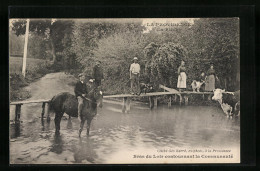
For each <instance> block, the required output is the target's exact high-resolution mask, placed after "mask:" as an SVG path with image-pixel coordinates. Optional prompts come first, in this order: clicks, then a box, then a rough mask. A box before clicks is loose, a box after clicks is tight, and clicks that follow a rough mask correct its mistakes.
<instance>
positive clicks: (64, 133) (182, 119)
mask: <svg viewBox="0 0 260 171" xmlns="http://www.w3.org/2000/svg"><path fill="white" fill-rule="evenodd" d="M145 107H146V106H142V105H140V106H138V107H136V108H135V107H132V108H131V112H130V113H129V114H122V113H121V112H119V111H121V106H120V105H116V104H114V105H113V104H109V105H106V104H105V105H104V107H103V109H102V110H101V109H100V110H99V111H98V113H99V115H98V119H94V120H93V121H92V123H91V129H90V137H87V136H86V127H84V129H83V133H82V138H78V129H79V121H78V120H77V118H69V119H68V120H65V119H62V121H61V130H60V132H61V134H60V135H55V125H54V121H53V119H54V115H52V116H51V117H52V120H51V121H50V122H46V119H42V120H41V119H39V118H37V117H34V118H33V117H30V121H27V122H24V123H21V124H20V123H19V124H16V125H11V129H10V135H11V139H12V140H13V141H11V143H10V144H11V145H12V149H15V150H11V153H10V156H11V157H13V158H15V159H16V158H17V159H16V160H15V161H17V162H18V163H26V162H27V163H28V161H29V162H30V161H36V162H37V163H45V162H47V161H48V162H51V163H64V164H66V163H69V162H71V163H109V162H111V161H112V160H116V159H118V155H119V154H121V153H122V154H123V156H125V154H128V152H131V151H133V150H143V149H147V150H151V149H155V148H156V149H157V148H167V147H168V148H176V147H183V148H189V147H217V146H219V145H221V146H226V147H234V146H239V144H240V120H239V118H238V119H232V120H231V119H227V118H226V117H225V115H224V114H223V112H222V110H221V109H220V108H218V107H212V106H203V107H199V106H172V107H170V108H168V107H167V106H158V108H157V109H154V110H150V109H148V108H146V109H145ZM27 115H29V114H27ZM31 120H32V121H31ZM21 128H23V129H21ZM17 137H19V139H18V138H17ZM28 143H29V144H30V145H28ZM30 146H32V147H30ZM23 148H26V152H28V155H26V156H23V155H19V154H20V152H19V149H23ZM36 148H37V149H42V151H37V152H35V149H36ZM21 154H22V152H21ZM29 154H30V155H31V156H34V155H35V156H40V157H38V158H33V157H32V159H28V156H29ZM36 154H37V155H36ZM54 154H55V155H54ZM16 156H19V157H16ZM18 158H19V159H18Z"/></svg>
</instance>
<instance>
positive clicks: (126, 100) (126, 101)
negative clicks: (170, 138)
mask: <svg viewBox="0 0 260 171" xmlns="http://www.w3.org/2000/svg"><path fill="white" fill-rule="evenodd" d="M160 88H162V89H164V90H166V91H167V92H152V93H146V94H141V95H140V96H138V95H132V94H118V95H107V96H103V98H104V99H106V98H122V99H123V104H122V112H123V113H125V112H126V113H128V112H129V111H130V106H131V99H132V98H140V97H148V98H149V107H150V108H151V109H152V108H157V104H158V100H157V99H158V97H159V96H167V97H168V106H171V104H172V101H173V100H174V101H175V102H177V97H178V96H179V104H180V105H181V104H182V102H183V98H184V104H185V105H188V102H189V97H190V95H191V94H197V95H202V97H203V99H204V96H205V95H210V94H213V92H193V91H183V92H179V91H177V90H175V89H171V88H168V87H165V86H162V85H160ZM226 93H229V92H226ZM173 95H174V99H173ZM50 100H51V99H39V100H28V101H17V102H11V103H10V105H15V121H19V120H20V115H21V106H22V105H24V104H31V103H42V113H41V116H42V118H43V117H44V114H45V113H46V114H47V119H50V118H49V111H48V109H49V107H48V106H49V102H50Z"/></svg>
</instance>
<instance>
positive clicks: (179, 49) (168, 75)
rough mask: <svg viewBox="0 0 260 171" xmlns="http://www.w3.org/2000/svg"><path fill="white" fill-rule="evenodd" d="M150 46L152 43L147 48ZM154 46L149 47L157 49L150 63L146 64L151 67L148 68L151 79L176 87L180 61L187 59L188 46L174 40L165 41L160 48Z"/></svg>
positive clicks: (152, 49)
mask: <svg viewBox="0 0 260 171" xmlns="http://www.w3.org/2000/svg"><path fill="white" fill-rule="evenodd" d="M150 46H151V44H149V45H148V46H147V47H146V48H145V50H147V49H148V47H150ZM153 47H154V48H149V50H151V51H154V50H156V52H155V53H154V55H152V60H151V61H150V65H148V64H147V65H146V66H150V68H151V69H149V70H148V71H150V76H151V78H152V79H151V80H154V83H159V84H160V83H161V84H164V85H167V86H170V87H175V85H177V83H176V78H177V76H178V75H177V70H178V67H179V65H180V62H181V60H184V61H186V60H187V58H188V56H187V50H186V48H184V47H183V46H182V45H180V44H176V43H172V42H168V43H164V44H162V45H161V46H160V47H159V48H158V47H157V46H156V45H154V46H153ZM150 54H153V53H150ZM146 70H147V69H146Z"/></svg>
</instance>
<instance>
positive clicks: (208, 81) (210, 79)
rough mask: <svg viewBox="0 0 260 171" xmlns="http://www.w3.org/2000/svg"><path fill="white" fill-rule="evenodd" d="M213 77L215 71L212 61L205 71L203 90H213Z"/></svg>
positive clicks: (209, 97) (214, 76)
mask: <svg viewBox="0 0 260 171" xmlns="http://www.w3.org/2000/svg"><path fill="white" fill-rule="evenodd" d="M215 78H216V79H218V78H217V77H216V72H215V69H214V65H213V63H210V68H209V70H208V72H207V76H206V81H205V91H213V90H215ZM208 99H209V100H211V95H209V96H208Z"/></svg>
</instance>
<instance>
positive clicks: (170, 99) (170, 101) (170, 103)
mask: <svg viewBox="0 0 260 171" xmlns="http://www.w3.org/2000/svg"><path fill="white" fill-rule="evenodd" d="M171 106H172V96H171V95H170V96H169V101H168V107H171Z"/></svg>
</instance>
